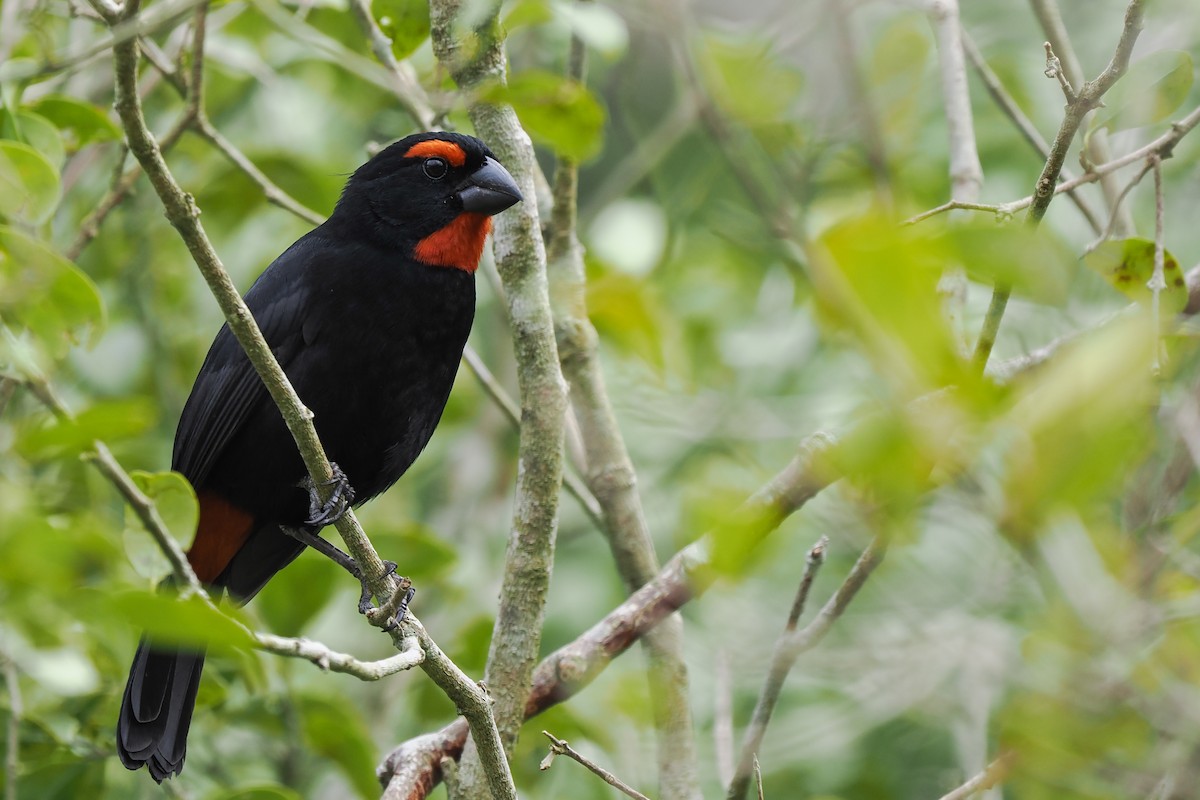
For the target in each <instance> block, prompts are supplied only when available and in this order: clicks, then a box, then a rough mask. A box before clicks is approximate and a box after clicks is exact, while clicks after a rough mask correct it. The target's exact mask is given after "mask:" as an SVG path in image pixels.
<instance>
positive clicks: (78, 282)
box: [0, 201, 105, 354]
mask: <svg viewBox="0 0 1200 800" xmlns="http://www.w3.org/2000/svg"><path fill="white" fill-rule="evenodd" d="M0 202H2V201H0ZM0 316H2V317H3V318H4V320H5V322H6V323H8V324H9V325H16V326H18V327H24V328H27V329H28V330H29V331H30V332H31V333H32V334H33V335H34V336H35V337H36V338H37V339H38V340H39V341H40V342H41V343H43V344H46V345H50V346H51V347H52V349H54V350H55V352H57V353H59V354H61V353H62V352H65V350H66V348H67V346H69V345H70V344H72V343H73V342H75V341H77V339H76V336H77V334H78V333H79V332H80V331H82V330H83V329H90V331H91V332H92V333H93V334H94V333H95V332H96V331H98V330H100V329H102V328H103V327H104V316H105V315H104V305H103V303H102V302H101V300H100V292H99V290H98V289H97V288H96V286H95V284H93V283H92V280H91V279H90V278H89V277H88V276H87V275H85V274H84V273H83V272H82V271H80V270H79V269H78V268H77V267H76V266H75V265H74V264H72V263H71V262H70V261H68V260H67V259H65V258H63V257H62V256H60V255H58V254H57V253H55V252H54V251H53V250H51V249H50V248H49V247H47V246H46V245H44V244H42V243H41V242H39V241H37V240H36V239H31V238H30V237H29V236H26V235H25V234H24V233H21V232H19V231H17V230H14V229H13V228H8V227H5V226H3V225H0Z"/></svg>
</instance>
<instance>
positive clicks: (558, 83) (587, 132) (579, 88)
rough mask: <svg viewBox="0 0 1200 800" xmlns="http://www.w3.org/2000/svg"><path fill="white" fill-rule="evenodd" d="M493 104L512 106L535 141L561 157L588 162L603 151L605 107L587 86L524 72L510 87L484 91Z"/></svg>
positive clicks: (510, 81)
mask: <svg viewBox="0 0 1200 800" xmlns="http://www.w3.org/2000/svg"><path fill="white" fill-rule="evenodd" d="M480 99H481V100H485V101H487V102H490V103H509V104H511V105H512V107H513V109H514V110H515V111H516V112H517V116H518V117H520V118H521V122H522V124H524V126H525V128H526V130H528V131H529V135H530V136H532V137H533V139H534V140H535V141H538V142H541V143H542V144H545V145H546V146H548V147H550V148H551V149H552V150H554V152H556V153H558V154H559V155H563V156H567V157H569V158H573V159H576V160H580V161H582V160H585V159H587V158H590V157H591V156H593V155H595V154H596V153H597V152H598V151H599V150H600V143H601V138H602V136H603V133H604V108H603V106H601V105H600V101H599V100H597V99H596V97H595V95H593V94H592V93H591V92H590V91H588V89H587V87H586V86H584V85H582V84H580V83H578V82H577V81H572V80H569V79H567V78H564V77H563V76H561V75H555V74H553V73H550V72H539V71H533V72H523V73H520V74H519V75H514V76H513V77H512V78H511V79H510V80H509V83H508V85H507V86H502V85H500V84H492V85H491V86H490V87H488V88H485V89H483V90H482V91H481V92H480Z"/></svg>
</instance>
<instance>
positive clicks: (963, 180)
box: [929, 0, 983, 203]
mask: <svg viewBox="0 0 1200 800" xmlns="http://www.w3.org/2000/svg"><path fill="white" fill-rule="evenodd" d="M929 15H930V17H931V18H932V19H933V23H934V25H933V29H934V33H935V34H936V38H937V46H938V55H939V63H940V65H941V77H942V99H943V103H944V104H945V106H946V133H947V135H948V136H949V140H950V147H949V153H950V196H951V197H952V198H953V199H955V200H958V201H960V202H967V203H974V202H976V201H978V200H979V193H980V191H981V190H982V188H983V166H982V165H981V164H980V163H979V150H978V148H977V147H976V145H975V123H974V120H973V119H972V117H971V95H970V92H969V91H968V88H967V65H966V61H965V60H964V59H963V41H962V26H961V25H960V24H959V21H958V0H930V3H929Z"/></svg>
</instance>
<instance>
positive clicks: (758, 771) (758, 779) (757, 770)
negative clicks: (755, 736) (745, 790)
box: [754, 756, 764, 800]
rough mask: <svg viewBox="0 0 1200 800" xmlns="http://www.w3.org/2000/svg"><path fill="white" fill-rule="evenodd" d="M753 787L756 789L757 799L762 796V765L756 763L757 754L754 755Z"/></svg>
mask: <svg viewBox="0 0 1200 800" xmlns="http://www.w3.org/2000/svg"><path fill="white" fill-rule="evenodd" d="M754 787H755V788H756V789H758V800H764V798H763V781H762V767H761V766H759V764H758V756H755V757H754Z"/></svg>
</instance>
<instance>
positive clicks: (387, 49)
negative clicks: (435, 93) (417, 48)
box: [350, 0, 434, 130]
mask: <svg viewBox="0 0 1200 800" xmlns="http://www.w3.org/2000/svg"><path fill="white" fill-rule="evenodd" d="M350 13H351V14H353V15H354V21H355V22H357V23H358V27H359V28H360V29H361V30H362V32H363V35H364V36H366V37H367V42H369V43H370V45H371V52H373V53H374V54H375V57H376V58H377V59H379V63H381V64H383V66H384V68H385V69H387V71H388V74H389V75H390V76H391V78H392V92H393V93H394V94H395V95H396V99H398V100H399V101H400V104H401V105H403V106H404V110H405V111H407V112H408V113H409V115H410V116H411V117H412V118H413V119H414V120H415V121H416V123H417V126H418V127H420V128H421V129H422V130H429V129H430V128H432V127H433V121H434V113H433V109H432V108H431V107H430V104H429V97H428V96H427V95H426V94H425V90H424V89H422V88H421V84H420V83H419V82H418V81H417V76H416V74H415V73H414V72H413V69H412V67H411V66H410V65H409V64H408V63H407V62H405V63H401V62H399V61H397V60H396V56H395V54H394V53H393V52H392V43H391V42H390V41H389V40H388V38H387V37H386V36H384V34H383V31H381V30H380V29H379V26H378V25H377V24H375V17H374V16H372V14H371V7H370V4H369V2H368V1H367V0H350Z"/></svg>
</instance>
